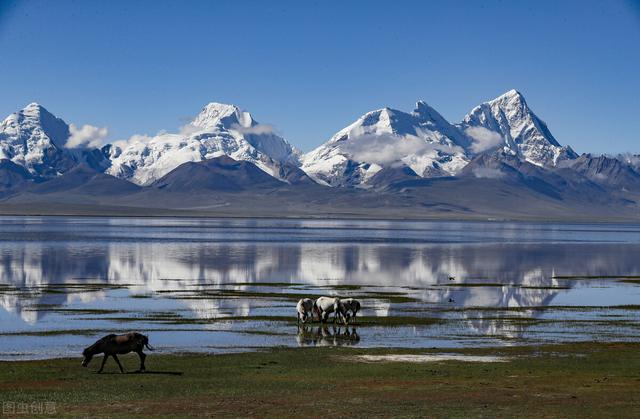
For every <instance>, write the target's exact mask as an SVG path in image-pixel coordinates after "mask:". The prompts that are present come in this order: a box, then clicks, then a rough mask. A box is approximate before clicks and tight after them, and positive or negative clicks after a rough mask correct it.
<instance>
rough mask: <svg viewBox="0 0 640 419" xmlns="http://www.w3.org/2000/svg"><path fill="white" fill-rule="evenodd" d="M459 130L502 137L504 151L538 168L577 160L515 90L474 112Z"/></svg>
mask: <svg viewBox="0 0 640 419" xmlns="http://www.w3.org/2000/svg"><path fill="white" fill-rule="evenodd" d="M460 128H461V129H463V130H465V132H467V133H474V132H476V131H474V130H473V128H476V129H477V128H481V129H482V128H484V129H486V130H488V131H490V132H493V133H496V134H498V135H500V136H501V137H502V146H503V147H505V148H507V149H509V150H511V151H513V152H515V153H516V154H517V155H518V156H520V157H521V158H523V159H525V160H527V161H528V162H530V163H533V164H536V165H538V166H556V165H557V164H558V163H559V162H560V161H562V160H567V159H573V158H575V157H577V155H576V154H575V152H574V151H573V150H572V149H571V148H570V147H562V146H561V145H560V144H559V143H558V141H557V140H556V139H555V138H554V137H553V135H552V134H551V132H550V131H549V129H548V128H547V125H546V124H545V123H544V121H542V120H541V119H540V118H538V117H537V116H536V114H534V113H533V111H532V110H531V109H530V108H529V106H528V105H527V102H526V100H525V98H524V96H523V95H522V94H521V93H520V92H518V91H517V90H513V89H512V90H509V91H508V92H506V93H504V94H502V95H501V96H498V97H497V98H495V99H493V100H490V101H488V102H485V103H483V104H481V105H479V106H476V107H475V108H473V110H472V111H471V112H470V113H469V114H468V115H467V116H465V118H464V120H463V122H462V124H460ZM469 128H472V129H471V130H469ZM484 136H485V137H486V135H484Z"/></svg>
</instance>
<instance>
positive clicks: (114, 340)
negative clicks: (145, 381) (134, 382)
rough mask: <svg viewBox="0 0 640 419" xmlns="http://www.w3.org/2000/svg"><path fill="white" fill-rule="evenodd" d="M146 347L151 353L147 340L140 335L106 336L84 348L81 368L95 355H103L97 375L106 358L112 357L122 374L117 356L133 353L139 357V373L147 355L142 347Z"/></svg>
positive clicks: (151, 349)
mask: <svg viewBox="0 0 640 419" xmlns="http://www.w3.org/2000/svg"><path fill="white" fill-rule="evenodd" d="M145 346H146V347H147V349H149V350H150V351H153V348H152V347H151V346H150V345H149V338H148V337H147V336H145V335H143V334H141V333H135V332H132V333H126V334H124V335H107V336H105V337H103V338H101V339H98V340H97V341H96V343H94V344H93V345H91V346H89V347H88V348H86V349H85V350H84V351H82V355H83V356H84V360H83V361H82V366H83V367H86V366H87V365H89V362H91V358H93V356H94V355H97V354H102V353H103V354H104V357H103V358H102V365H100V369H99V370H98V374H99V373H101V372H102V369H103V368H104V364H105V362H107V358H109V357H113V359H114V360H115V361H116V363H117V364H118V367H120V372H122V373H124V369H122V365H121V364H120V360H119V359H118V356H117V355H123V354H128V353H129V352H135V353H137V354H138V356H139V357H140V371H141V372H142V371H144V370H145V368H144V360H145V358H146V357H147V355H146V354H145V353H144V352H142V350H143V349H144V347H145Z"/></svg>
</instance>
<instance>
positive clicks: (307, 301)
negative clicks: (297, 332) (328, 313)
mask: <svg viewBox="0 0 640 419" xmlns="http://www.w3.org/2000/svg"><path fill="white" fill-rule="evenodd" d="M296 310H297V311H298V324H300V320H302V323H306V322H307V318H309V317H311V320H313V312H314V302H313V300H312V299H311V298H303V299H302V300H300V301H298V305H297V306H296Z"/></svg>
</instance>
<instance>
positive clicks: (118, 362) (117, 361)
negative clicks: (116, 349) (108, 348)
mask: <svg viewBox="0 0 640 419" xmlns="http://www.w3.org/2000/svg"><path fill="white" fill-rule="evenodd" d="M111 356H112V357H113V359H115V360H116V363H117V364H118V367H120V373H121V374H124V369H122V364H120V360H119V359H118V357H117V356H116V354H113V355H111Z"/></svg>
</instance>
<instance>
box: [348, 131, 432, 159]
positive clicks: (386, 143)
mask: <svg viewBox="0 0 640 419" xmlns="http://www.w3.org/2000/svg"><path fill="white" fill-rule="evenodd" d="M435 149H436V147H434V145H433V144H429V143H427V142H425V141H424V140H423V139H420V138H418V137H415V136H412V135H407V136H399V135H393V134H365V135H361V136H358V137H356V138H353V139H352V141H350V142H349V143H347V144H345V145H344V146H343V150H344V152H346V153H347V154H349V155H351V158H353V159H354V160H356V161H366V162H370V163H376V164H379V165H381V166H384V165H388V164H390V163H395V162H398V161H400V160H402V159H403V158H405V157H407V156H421V155H424V154H427V153H429V152H433V151H434V150H435Z"/></svg>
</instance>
